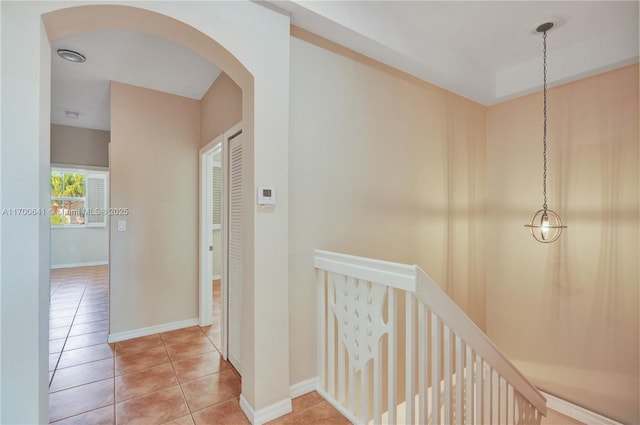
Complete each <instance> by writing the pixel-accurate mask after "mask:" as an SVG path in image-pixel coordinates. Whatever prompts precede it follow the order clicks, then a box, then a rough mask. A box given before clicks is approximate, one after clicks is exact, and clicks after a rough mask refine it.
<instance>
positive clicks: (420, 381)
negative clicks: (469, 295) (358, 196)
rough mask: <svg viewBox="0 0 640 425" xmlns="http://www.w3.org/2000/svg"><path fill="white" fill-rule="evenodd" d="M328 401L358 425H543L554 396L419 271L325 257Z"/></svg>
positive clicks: (322, 288) (322, 349)
mask: <svg viewBox="0 0 640 425" xmlns="http://www.w3.org/2000/svg"><path fill="white" fill-rule="evenodd" d="M314 263H315V267H316V270H317V280H318V281H317V291H318V292H317V295H318V375H319V377H320V384H319V388H318V392H319V393H320V394H321V395H322V396H323V397H325V398H326V399H327V400H328V401H329V402H331V403H332V404H333V405H334V406H335V407H336V408H337V409H338V410H340V411H341V412H342V413H343V414H344V415H345V416H346V417H347V418H348V419H349V420H351V421H352V422H354V423H362V424H365V423H370V422H371V423H374V424H390V425H395V424H446V425H453V424H476V425H481V424H492V425H493V424H506V425H529V424H540V422H541V419H542V416H546V400H545V398H544V396H543V395H542V394H541V393H540V392H539V391H538V390H537V389H536V388H535V387H534V386H533V385H532V384H531V383H529V381H527V379H526V378H525V377H524V376H523V375H522V374H521V373H520V372H519V371H518V370H517V369H516V368H515V366H513V364H512V363H511V362H510V361H509V360H508V359H507V358H506V357H505V356H504V354H502V352H501V351H500V350H499V349H498V348H497V347H496V346H495V345H494V344H493V343H492V342H491V340H490V339H489V338H488V337H487V336H486V335H485V334H484V333H483V332H482V331H481V330H480V329H479V328H478V327H477V326H476V325H475V324H474V323H473V321H472V320H471V319H470V318H469V317H468V316H467V315H466V314H465V313H464V312H463V311H462V310H461V309H460V308H459V307H458V306H457V305H456V304H455V303H454V302H453V301H452V300H451V299H450V298H449V297H448V296H447V295H446V294H445V293H444V292H443V291H442V290H441V289H440V288H439V287H438V286H437V285H436V284H435V283H434V282H433V281H432V280H431V279H430V278H429V276H427V274H426V273H424V272H423V271H422V270H421V269H420V268H419V267H417V266H415V265H413V266H409V265H403V264H397V263H390V262H386V261H379V260H373V259H368V258H362V257H355V256H351V255H344V254H338V253H332V252H327V251H320V250H318V251H316V253H315V261H314Z"/></svg>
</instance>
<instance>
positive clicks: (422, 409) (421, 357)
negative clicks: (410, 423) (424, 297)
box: [417, 303, 427, 424]
mask: <svg viewBox="0 0 640 425" xmlns="http://www.w3.org/2000/svg"><path fill="white" fill-rule="evenodd" d="M425 310H426V307H425V306H424V304H422V303H418V406H417V408H418V423H420V424H426V423H427V403H426V401H427V400H426V393H427V362H426V359H427V353H426V351H427V339H426V336H427V335H426V334H427V329H426V322H427V318H426V315H425Z"/></svg>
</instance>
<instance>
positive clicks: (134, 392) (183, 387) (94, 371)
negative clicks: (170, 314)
mask: <svg viewBox="0 0 640 425" xmlns="http://www.w3.org/2000/svg"><path fill="white" fill-rule="evenodd" d="M216 297H217V299H216V301H217V304H215V303H214V315H215V320H214V321H215V323H214V326H209V327H204V328H201V327H198V326H195V327H191V328H186V329H180V330H176V331H172V332H165V333H161V334H156V335H150V336H145V337H141V338H136V339H132V340H128V341H123V342H118V343H115V344H108V343H107V333H108V270H107V266H95V267H80V268H73V269H57V270H52V272H51V307H50V321H49V323H50V341H49V352H50V355H49V371H50V372H49V378H50V380H49V421H50V423H54V424H58V425H61V424H78V425H101V424H119V425H120V424H142V425H151V424H175V425H178V424H180V425H183V424H184V425H186V424H197V425H199V424H207V425H209V424H233V425H240V424H248V423H249V422H248V420H247V419H246V417H245V416H244V414H243V413H242V411H241V410H240V406H239V402H238V397H239V395H240V376H239V375H238V374H237V372H236V371H235V370H234V369H233V368H232V367H231V365H230V364H228V363H227V362H226V361H225V360H224V359H222V357H221V355H220V352H219V351H218V349H217V348H216V347H219V346H220V343H219V339H220V333H219V329H218V328H217V323H219V315H220V304H219V297H220V288H219V282H217V286H216V285H214V299H215V298H216ZM348 423H349V422H348V421H347V420H346V419H345V418H344V417H343V416H342V415H340V413H339V412H338V411H337V410H335V409H334V408H333V407H332V406H331V405H329V404H328V403H327V402H326V401H324V399H322V398H321V397H320V396H319V395H318V394H317V393H315V392H314V393H310V394H307V395H304V396H302V397H299V398H296V399H294V400H293V412H292V413H291V414H289V415H286V416H284V417H282V418H279V419H278V420H276V421H274V422H273V423H272V424H273V425H276V424H278V425H281V424H327V425H328V424H348Z"/></svg>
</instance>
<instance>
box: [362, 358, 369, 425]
mask: <svg viewBox="0 0 640 425" xmlns="http://www.w3.org/2000/svg"><path fill="white" fill-rule="evenodd" d="M360 419H361V420H362V422H364V423H367V422H368V421H369V364H368V363H367V365H365V366H364V367H363V368H362V369H360Z"/></svg>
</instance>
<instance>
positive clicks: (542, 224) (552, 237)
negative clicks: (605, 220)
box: [524, 22, 567, 243]
mask: <svg viewBox="0 0 640 425" xmlns="http://www.w3.org/2000/svg"><path fill="white" fill-rule="evenodd" d="M551 28H553V22H546V23H544V24H542V25H540V26H538V27H537V28H536V32H537V33H542V46H543V48H542V57H543V77H544V78H543V79H544V86H543V97H544V106H543V115H544V121H543V135H542V146H543V149H542V157H543V162H544V166H543V173H542V193H543V198H544V201H543V204H542V209H541V210H538V211H536V212H535V213H533V215H532V216H531V220H529V224H525V225H524V226H525V227H528V228H529V230H530V231H531V235H532V236H533V237H534V239H535V240H537V241H538V242H542V243H550V242H553V241H556V240H557V239H558V238H559V237H560V234H561V233H562V229H565V228H566V227H567V226H565V225H563V224H562V219H561V218H560V216H559V215H558V214H557V213H555V212H554V211H552V210H550V209H549V208H547V31H549V30H550V29H551Z"/></svg>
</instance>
